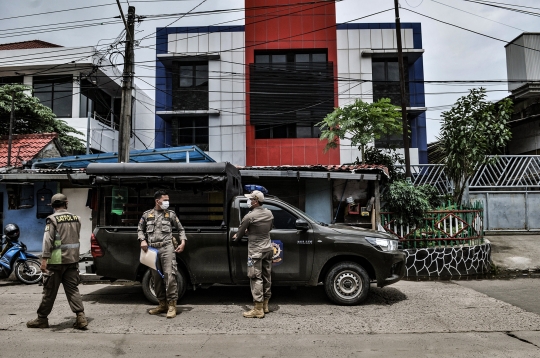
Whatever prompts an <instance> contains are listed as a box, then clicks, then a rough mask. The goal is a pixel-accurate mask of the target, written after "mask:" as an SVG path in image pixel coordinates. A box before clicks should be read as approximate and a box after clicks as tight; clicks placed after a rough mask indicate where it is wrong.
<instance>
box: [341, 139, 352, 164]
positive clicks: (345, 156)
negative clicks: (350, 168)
mask: <svg viewBox="0 0 540 358" xmlns="http://www.w3.org/2000/svg"><path fill="white" fill-rule="evenodd" d="M350 162H351V150H350V149H348V148H343V147H342V146H341V143H340V147H339V163H340V164H345V163H350Z"/></svg>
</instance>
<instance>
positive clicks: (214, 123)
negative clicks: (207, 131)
mask: <svg viewBox="0 0 540 358" xmlns="http://www.w3.org/2000/svg"><path fill="white" fill-rule="evenodd" d="M208 126H209V127H218V128H219V130H221V117H220V116H209V117H208Z"/></svg>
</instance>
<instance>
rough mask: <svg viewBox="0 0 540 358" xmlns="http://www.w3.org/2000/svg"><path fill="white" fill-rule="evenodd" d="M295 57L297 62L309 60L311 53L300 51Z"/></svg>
mask: <svg viewBox="0 0 540 358" xmlns="http://www.w3.org/2000/svg"><path fill="white" fill-rule="evenodd" d="M295 57H296V58H295V61H296V62H309V53H298V54H296V56H295Z"/></svg>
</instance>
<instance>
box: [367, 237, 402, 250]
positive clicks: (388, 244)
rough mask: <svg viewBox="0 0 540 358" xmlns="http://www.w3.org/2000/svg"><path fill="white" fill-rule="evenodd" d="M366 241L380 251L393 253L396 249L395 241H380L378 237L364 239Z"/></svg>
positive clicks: (396, 242)
mask: <svg viewBox="0 0 540 358" xmlns="http://www.w3.org/2000/svg"><path fill="white" fill-rule="evenodd" d="M366 240H367V241H368V242H369V243H370V244H371V245H373V246H375V247H376V248H378V249H379V250H381V251H395V250H397V248H398V241H397V240H391V239H381V238H378V237H366Z"/></svg>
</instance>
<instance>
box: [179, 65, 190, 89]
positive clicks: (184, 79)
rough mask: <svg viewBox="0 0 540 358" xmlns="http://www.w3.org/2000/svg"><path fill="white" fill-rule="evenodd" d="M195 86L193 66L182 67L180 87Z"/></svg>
mask: <svg viewBox="0 0 540 358" xmlns="http://www.w3.org/2000/svg"><path fill="white" fill-rule="evenodd" d="M192 86H193V66H180V87H192Z"/></svg>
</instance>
